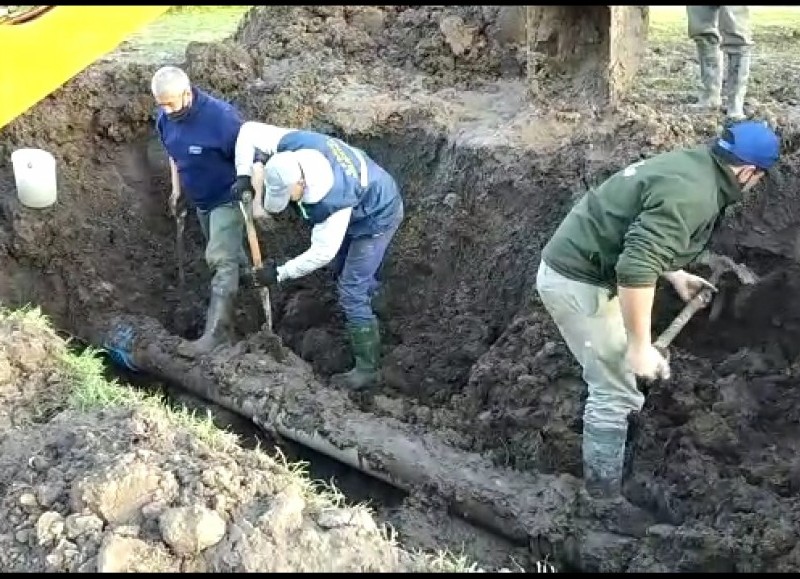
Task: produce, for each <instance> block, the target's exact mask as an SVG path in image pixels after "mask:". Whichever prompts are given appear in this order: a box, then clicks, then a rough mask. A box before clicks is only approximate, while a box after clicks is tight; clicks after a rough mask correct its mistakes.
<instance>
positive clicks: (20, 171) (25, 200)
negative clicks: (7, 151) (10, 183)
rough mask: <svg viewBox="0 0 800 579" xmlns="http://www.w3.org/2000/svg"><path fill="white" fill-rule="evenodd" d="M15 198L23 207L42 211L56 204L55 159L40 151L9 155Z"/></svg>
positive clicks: (34, 150) (15, 152)
mask: <svg viewBox="0 0 800 579" xmlns="http://www.w3.org/2000/svg"><path fill="white" fill-rule="evenodd" d="M11 164H12V165H13V167H14V180H15V181H16V182H17V197H19V201H20V203H22V204H23V205H25V207H30V208H32V209H43V208H45V207H50V206H51V205H52V204H53V203H55V202H56V196H57V195H56V159H55V157H53V155H51V154H50V153H48V152H47V151H44V150H42V149H17V150H16V151H14V152H13V153H11Z"/></svg>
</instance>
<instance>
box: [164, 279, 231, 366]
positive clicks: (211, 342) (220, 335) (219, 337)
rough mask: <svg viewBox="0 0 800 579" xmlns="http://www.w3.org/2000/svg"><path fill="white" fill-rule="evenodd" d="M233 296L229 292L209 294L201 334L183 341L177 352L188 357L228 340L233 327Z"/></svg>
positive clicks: (204, 352) (205, 351)
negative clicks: (209, 297) (204, 324)
mask: <svg viewBox="0 0 800 579" xmlns="http://www.w3.org/2000/svg"><path fill="white" fill-rule="evenodd" d="M233 298H234V296H232V295H229V294H219V293H212V294H211V300H210V301H209V303H208V313H207V314H206V327H205V331H204V332H203V335H202V336H201V337H200V338H199V339H197V340H194V341H193V342H183V343H182V344H181V345H180V346H179V347H178V354H180V355H181V356H186V357H188V358H194V357H197V356H202V355H204V354H208V353H209V352H211V351H212V350H213V349H214V348H216V347H217V346H219V345H220V344H222V343H224V342H227V341H229V340H230V336H231V329H232V328H233Z"/></svg>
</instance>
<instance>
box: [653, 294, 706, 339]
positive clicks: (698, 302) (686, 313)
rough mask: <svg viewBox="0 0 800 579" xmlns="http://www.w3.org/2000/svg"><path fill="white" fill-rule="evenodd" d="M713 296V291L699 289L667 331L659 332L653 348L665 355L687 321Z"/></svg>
mask: <svg viewBox="0 0 800 579" xmlns="http://www.w3.org/2000/svg"><path fill="white" fill-rule="evenodd" d="M713 296H714V290H712V289H711V288H709V287H704V288H703V289H701V290H700V291H699V292H697V294H696V295H695V296H694V297H693V298H692V299H691V300H689V302H688V303H687V304H686V305H685V306H683V309H682V310H681V311H680V313H679V314H678V315H677V316H675V319H674V320H672V323H670V325H669V326H667V329H666V330H664V331H663V332H661V334H660V335H659V336H658V338H657V339H656V341H655V342H653V346H654V347H655V348H656V349H657V350H658V351H659V352H661V354H662V355H665V354H666V352H667V348H668V347H669V345H670V344H671V343H672V340H674V339H675V338H676V337H677V335H678V334H679V333H680V332H681V330H682V329H683V328H684V327H685V326H686V324H688V323H689V320H691V319H692V317H694V315H695V314H696V313H697V312H699V311H700V310H701V309H703V308H704V307H705V306H706V304H708V303H710V302H711V299H712V298H713Z"/></svg>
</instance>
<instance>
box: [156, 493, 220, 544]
mask: <svg viewBox="0 0 800 579" xmlns="http://www.w3.org/2000/svg"><path fill="white" fill-rule="evenodd" d="M158 526H159V528H160V529H161V536H162V538H163V539H164V542H165V543H167V544H168V545H169V546H170V547H171V548H172V550H173V551H175V553H177V554H178V555H181V556H188V555H197V554H199V553H201V552H202V551H204V550H205V549H207V548H208V547H211V546H213V545H216V544H217V543H219V542H220V540H222V537H223V536H224V535H225V521H224V520H223V519H222V517H220V516H219V514H218V513H217V512H215V511H212V510H210V509H207V508H205V507H201V506H198V505H194V506H192V507H177V508H172V509H168V510H167V511H165V512H164V513H163V514H162V515H161V516H160V517H159V520H158Z"/></svg>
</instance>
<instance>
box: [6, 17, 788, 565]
mask: <svg viewBox="0 0 800 579" xmlns="http://www.w3.org/2000/svg"><path fill="white" fill-rule="evenodd" d="M514 10H515V9H513V8H508V9H501V8H499V7H438V8H430V7H422V8H420V7H410V8H401V7H378V8H376V7H347V8H342V7H310V8H297V7H258V8H255V9H253V10H252V11H251V12H250V13H249V15H248V16H247V17H246V18H245V20H244V21H243V23H242V25H241V26H240V29H239V30H238V31H237V33H236V35H235V37H234V38H233V39H232V40H230V41H227V42H224V43H217V44H209V45H206V44H198V43H190V45H189V46H188V48H187V53H186V62H185V63H184V65H185V67H186V69H187V71H188V72H189V74H190V76H191V77H192V79H193V80H194V81H195V82H197V83H198V84H199V85H200V86H202V87H205V88H207V89H209V90H211V91H212V92H215V93H216V94H219V95H223V96H225V97H227V98H230V99H231V100H232V101H233V102H235V103H236V104H237V105H238V106H239V107H240V108H241V110H242V111H243V113H244V114H245V116H247V117H249V118H258V119H259V120H266V121H268V122H271V123H274V124H281V125H287V126H303V127H310V128H314V129H317V130H322V131H325V132H330V133H333V134H336V135H339V136H342V137H344V138H345V139H347V140H349V141H351V142H353V143H355V144H358V145H360V146H362V147H364V148H365V149H366V150H368V151H369V152H370V154H371V155H372V156H373V157H374V158H375V159H377V160H378V161H379V162H380V163H381V164H383V165H384V166H385V167H387V168H388V169H389V170H390V171H391V172H392V173H393V174H394V175H395V176H396V177H397V179H398V181H399V183H400V184H401V186H402V190H403V194H404V197H405V200H406V208H407V211H406V214H407V218H406V221H405V223H404V225H403V227H402V228H401V230H400V231H399V233H398V235H397V237H396V242H395V245H394V246H393V248H392V250H391V254H390V258H389V260H388V263H387V265H386V268H385V272H384V279H385V287H386V298H387V303H388V307H387V309H386V312H385V314H384V315H383V316H382V318H383V333H384V337H385V345H384V355H385V384H384V385H382V386H381V388H380V390H379V392H378V393H377V394H380V396H376V397H374V398H372V397H368V398H366V399H360V400H356V401H354V402H355V403H356V404H359V405H361V407H362V409H363V410H365V411H368V412H370V413H373V414H375V415H377V416H387V417H392V418H395V419H397V420H400V421H402V422H405V423H408V424H414V425H417V426H418V427H419V428H424V429H427V430H429V431H430V432H434V433H438V434H439V435H440V436H441V437H442V438H443V439H445V440H447V441H448V442H449V443H450V444H452V445H453V446H454V447H456V448H459V449H463V450H469V451H474V452H479V453H483V454H484V455H485V456H486V457H488V458H489V459H491V460H492V461H494V462H495V464H497V465H498V466H503V467H509V468H514V469H518V470H519V471H522V472H543V473H548V474H569V475H575V476H579V475H580V444H579V443H580V432H581V418H580V417H581V406H582V403H583V398H584V396H585V392H584V387H583V385H582V383H581V381H580V378H579V371H578V367H577V366H576V364H575V363H574V361H573V360H572V359H571V357H570V356H569V353H568V352H567V350H566V348H565V346H564V344H563V343H562V342H561V340H560V339H559V338H558V334H557V332H556V330H555V328H554V326H553V325H552V323H551V322H550V320H549V318H548V317H547V316H546V315H545V314H544V312H543V309H542V307H541V305H540V303H539V302H538V299H537V297H536V295H535V291H534V286H533V282H534V277H535V271H536V268H537V266H538V259H539V251H540V249H541V247H542V246H543V244H544V243H545V241H546V240H547V238H548V236H549V235H550V233H551V232H552V231H553V229H554V228H555V227H556V225H557V224H558V221H559V219H560V218H561V216H563V215H564V213H565V212H566V211H567V210H568V208H569V207H570V205H571V203H572V202H573V200H574V199H575V198H576V196H577V195H579V194H580V193H581V192H582V191H583V190H585V188H586V187H587V186H589V185H591V184H593V183H597V182H599V181H600V180H602V179H603V178H604V177H606V176H608V175H610V174H611V173H612V172H614V171H615V170H617V169H619V168H620V167H622V166H624V165H626V164H628V163H630V162H632V161H635V160H637V159H639V158H642V157H646V156H649V155H652V154H654V153H657V152H660V151H664V150H669V149H671V148H674V147H677V146H682V145H688V144H694V143H697V142H700V141H705V140H707V139H709V138H710V137H711V136H712V135H714V134H715V133H716V132H717V131H719V129H720V128H721V121H722V119H720V118H717V117H696V116H692V115H691V114H690V113H689V111H688V107H687V106H686V105H687V104H688V103H689V102H691V101H692V98H693V97H692V96H691V94H690V93H689V92H687V91H685V90H682V89H674V88H673V89H665V88H664V86H665V85H664V82H663V80H664V78H665V77H670V76H680V75H686V76H691V75H696V74H697V65H696V60H694V56H693V51H692V47H691V46H690V45H689V44H688V43H687V44H686V46H683V45H675V44H671V45H667V46H664V45H653V46H651V47H650V50H649V51H648V56H647V59H646V61H645V63H644V65H643V70H642V72H641V73H640V75H639V76H640V79H639V82H637V83H636V84H635V86H634V90H633V91H632V93H631V94H630V95H629V97H628V98H627V99H626V101H625V102H623V103H622V104H621V105H620V106H618V107H616V108H614V109H613V110H605V111H596V110H592V111H587V110H584V109H582V108H581V106H580V103H575V102H569V101H566V100H564V101H561V100H553V101H552V102H550V103H549V106H546V107H544V106H541V105H529V104H528V103H527V101H526V98H525V94H526V87H525V84H524V81H523V79H521V78H520V75H521V74H522V71H524V50H522V49H521V45H520V42H521V33H520V30H519V28H518V25H519V22H520V20H519V18H518V15H517V16H515V12H514ZM790 38H791V37H790V36H789V37H787V36H786V35H781V34H776V35H767V34H765V35H764V36H763V41H762V44H760V45H759V48H758V50H759V51H761V52H759V54H763V55H765V57H764V58H759V59H758V60H757V62H756V64H755V65H754V68H753V77H754V79H753V84H752V86H753V90H752V91H751V97H750V98H749V101H748V105H747V110H748V111H749V112H750V113H751V114H753V115H756V116H758V117H760V118H766V119H768V120H770V121H772V122H776V123H777V124H778V127H779V130H780V132H781V134H782V137H783V141H784V161H783V163H782V164H781V167H780V169H779V171H778V172H777V175H776V178H775V179H774V180H772V181H771V182H770V183H767V184H766V186H765V187H764V188H762V190H761V191H760V192H759V195H758V196H757V197H756V198H754V199H752V200H751V201H749V202H748V203H747V204H746V206H745V207H744V208H742V209H740V210H738V211H736V212H733V213H732V214H731V215H730V216H729V217H728V218H727V219H726V221H725V223H724V225H723V227H722V229H721V231H720V232H719V235H718V236H717V238H716V240H715V242H714V246H715V249H716V250H718V251H721V252H725V253H727V254H728V255H730V256H731V257H733V258H734V259H736V260H738V261H743V262H745V263H746V264H747V265H749V266H750V267H751V268H753V269H754V270H756V271H757V272H758V273H759V274H761V275H763V276H765V277H766V280H765V282H764V283H763V284H761V285H760V286H758V288H756V289H755V290H753V291H751V292H749V293H747V294H746V295H744V297H742V298H740V299H739V301H736V299H735V298H736V292H735V290H736V287H733V288H732V290H734V291H732V292H731V293H730V296H731V297H730V298H729V299H726V303H725V307H724V313H723V315H722V316H721V317H720V318H719V319H718V320H717V321H715V322H711V321H709V320H708V318H707V314H705V315H701V316H699V317H698V319H696V320H694V321H693V322H691V324H690V325H689V326H688V327H687V329H686V331H685V332H684V334H683V335H682V336H681V337H680V338H679V339H678V340H677V342H676V344H675V348H674V351H673V360H674V363H673V374H674V377H673V379H672V380H671V381H670V382H669V383H667V384H662V385H659V386H656V387H655V388H654V390H653V391H652V393H651V395H650V396H649V397H648V400H647V403H646V405H645V408H644V409H643V411H642V413H641V414H640V415H639V416H638V417H634V418H633V422H634V424H635V428H634V429H632V433H631V445H630V451H631V452H630V461H629V470H630V476H629V481H628V485H627V486H628V489H627V492H628V495H629V496H630V497H631V498H632V500H634V502H636V503H637V504H639V505H640V506H642V507H644V508H647V509H648V510H650V512H651V513H653V514H654V516H656V517H657V519H658V520H659V521H660V522H662V523H664V524H669V525H673V527H669V530H668V531H665V530H664V529H656V530H655V531H653V532H654V533H658V532H660V533H662V534H663V533H672V535H670V536H673V537H674V541H673V542H672V543H671V544H672V545H673V548H671V549H667V550H665V551H663V552H659V551H658V549H657V548H656V547H652V548H649V547H648V548H645V546H644V543H642V544H640V545H638V546H637V547H636V548H633V547H632V546H631V545H630V544H628V543H625V548H622V547H620V544H619V543H614V541H613V540H611V539H609V540H607V541H605V542H600V547H599V552H600V553H601V554H602V555H603V556H598V557H597V558H596V559H595V560H588V561H586V560H584V561H582V562H580V563H579V564H578V566H579V567H581V568H584V569H586V570H591V569H593V568H598V566H599V565H600V563H598V561H601V560H602V567H603V568H604V569H608V570H624V569H627V570H737V571H743V570H797V569H798V567H800V558H798V557H800V551H798V550H797V549H796V548H795V542H796V537H797V534H798V532H800V528H799V527H798V523H799V522H800V520H798V518H797V516H796V515H795V514H794V513H796V511H797V507H798V506H800V503H798V494H797V493H798V486H799V485H800V478H798V476H800V475H798V473H800V470H798V469H800V464H798V463H797V461H796V458H795V456H794V454H795V453H794V452H793V450H794V441H795V439H796V434H797V428H798V427H797V416H796V414H797V412H796V411H795V410H794V408H795V406H796V400H797V395H796V389H795V384H796V382H797V379H796V378H795V373H796V372H797V371H798V370H797V368H798V366H797V356H798V354H800V351H798V349H797V346H796V344H797V343H798V339H797V337H798V334H797V332H798V320H800V312H798V311H796V309H797V308H795V307H793V306H792V302H791V298H792V296H793V295H794V291H793V289H794V288H795V286H797V285H798V284H800V276H798V273H800V269H799V268H798V266H797V261H798V260H797V257H796V256H797V251H798V250H797V247H798V239H797V234H796V233H795V227H794V224H795V223H796V221H797V219H796V217H797V214H798V212H800V202H798V201H797V196H796V194H795V187H796V185H795V184H796V183H797V177H798V175H797V173H798V171H800V169H799V168H798V167H800V163H798V143H799V142H800V139H798V128H797V111H796V109H795V103H796V102H797V101H796V100H792V99H796V98H797V95H796V94H794V92H793V89H791V87H786V86H784V85H783V84H782V83H781V81H779V80H778V78H779V76H780V75H778V76H776V75H773V74H772V72H773V71H772V70H771V69H770V68H769V62H768V61H769V58H768V55H769V54H770V51H771V50H784V49H785V48H786V43H787V42H789V39H790ZM781 66H782V67H784V68H785V69H787V70H794V69H796V68H797V67H798V63H796V62H794V61H785V60H781ZM153 70H154V66H138V65H129V66H116V67H109V66H101V67H94V68H92V69H90V70H89V71H87V72H86V73H84V74H82V75H80V76H79V77H78V78H76V79H75V80H74V81H72V82H71V83H69V84H68V85H67V86H66V87H64V88H63V89H61V90H59V91H58V92H57V93H55V94H54V95H52V96H51V97H48V98H47V99H46V100H45V101H44V102H43V103H41V104H40V105H38V106H37V107H36V108H35V109H34V110H32V111H30V112H29V113H28V114H26V115H25V116H24V117H22V118H20V119H19V120H17V121H16V122H15V123H13V124H12V125H11V126H9V127H6V128H5V129H4V130H3V134H2V139H0V148H2V149H3V150H2V155H0V159H2V161H1V162H2V164H1V165H0V173H2V174H1V175H0V189H2V195H1V196H0V199H1V200H2V208H1V211H0V223H2V229H0V247H2V250H1V251H0V267H2V271H3V272H4V275H3V276H2V280H0V298H2V299H3V300H4V301H6V302H8V303H11V304H21V303H25V302H29V301H30V302H34V303H37V304H40V305H41V306H42V308H43V309H44V310H45V311H46V312H47V313H48V314H49V315H51V316H52V317H53V319H54V321H55V322H56V323H57V324H58V325H59V326H60V327H62V328H64V329H67V330H69V331H71V332H73V333H75V334H78V335H81V334H83V335H86V334H88V333H89V328H91V325H92V320H93V319H95V318H98V317H103V316H107V315H111V314H114V313H119V312H121V313H127V314H135V315H145V316H149V317H152V318H155V319H157V320H159V321H160V322H161V323H162V324H163V325H165V326H166V327H167V328H168V329H169V330H170V331H172V332H173V333H175V334H178V335H181V336H184V337H194V336H196V335H197V333H198V332H199V331H200V328H201V327H202V320H203V315H204V308H205V299H206V295H207V290H206V288H207V282H208V279H209V276H208V273H207V271H206V269H205V265H204V264H203V262H202V247H201V236H200V233H199V229H198V227H197V224H196V223H195V222H194V221H190V223H189V226H188V228H187V233H188V236H189V239H188V247H189V251H190V255H189V258H188V259H187V264H186V265H187V268H188V280H187V287H186V288H184V289H182V290H181V289H179V288H177V286H176V275H175V273H176V268H175V262H174V254H173V247H174V226H173V224H172V223H171V221H170V220H169V219H168V217H167V216H166V212H165V198H166V194H167V190H168V185H167V172H166V168H165V161H164V158H163V155H162V154H161V153H160V150H159V146H158V143H157V142H156V141H155V140H154V136H153V129H152V120H153V113H154V109H153V103H152V101H151V99H150V96H149V94H148V92H147V91H148V86H149V76H150V74H151V73H152V71H153ZM20 145H24V146H41V147H44V148H47V149H48V150H50V151H52V152H53V153H54V154H55V155H56V156H57V158H58V160H59V170H60V172H59V179H60V189H59V195H60V202H59V204H58V206H57V207H56V208H53V209H48V210H45V211H41V212H31V211H26V210H24V209H23V208H21V207H20V206H19V204H18V202H17V201H16V198H15V196H14V188H13V179H12V177H11V169H10V163H8V162H7V159H8V153H9V152H10V151H11V150H13V148H14V147H16V146H20ZM307 239H308V238H307V232H304V231H303V229H302V227H301V226H300V225H299V224H298V223H296V222H295V221H294V220H293V219H292V218H290V217H288V216H281V217H279V218H278V219H276V220H275V222H274V223H272V224H271V225H270V226H269V227H266V228H264V229H262V247H263V250H264V253H265V254H266V255H268V256H274V257H275V258H277V259H279V260H281V259H287V258H289V257H292V256H293V255H296V254H297V252H299V251H301V250H302V249H303V248H304V247H305V246H306V244H307ZM698 271H699V272H701V273H703V270H702V269H699V270H698ZM725 283H726V284H730V285H732V286H735V285H736V284H735V282H732V281H730V280H728V281H726V282H725ZM274 294H275V295H273V304H274V305H273V307H274V316H275V324H276V327H277V329H278V332H279V334H280V335H281V337H282V338H283V340H284V342H285V343H286V344H287V345H288V346H290V347H291V348H292V349H293V350H294V351H295V352H296V353H297V354H298V355H299V356H300V357H302V358H304V359H305V360H307V361H308V362H310V363H311V364H312V366H313V368H314V370H315V371H316V372H317V374H318V375H319V376H320V377H321V379H322V380H323V381H324V379H325V377H327V376H329V375H330V374H331V373H333V372H336V371H339V370H341V369H343V368H345V367H346V365H347V363H348V352H347V348H346V344H345V342H344V336H343V333H342V325H341V319H340V315H339V313H338V311H337V310H336V307H335V301H334V294H333V290H332V286H331V283H330V279H329V277H328V275H327V274H326V272H324V271H323V272H319V273H317V274H314V275H312V276H309V277H308V278H307V279H304V280H300V281H297V282H294V283H292V284H288V285H287V286H286V287H285V288H282V289H281V291H280V292H274ZM660 298H661V299H660V302H659V307H658V314H659V325H661V326H663V325H665V324H666V323H667V322H668V320H669V317H670V315H672V314H674V313H675V312H676V310H677V308H678V307H679V304H677V302H676V300H675V298H674V296H673V295H672V294H671V293H670V292H669V291H663V292H661V293H660ZM239 302H240V303H239V306H238V331H239V332H240V334H241V335H242V336H246V335H250V334H252V333H253V332H254V331H256V329H257V328H258V324H259V321H260V320H259V319H258V315H259V314H258V306H257V303H256V302H255V300H254V299H253V297H252V296H251V295H248V294H243V295H242V296H241V299H240V300H239ZM242 372H243V373H242V375H241V380H242V382H243V383H245V382H246V381H247V380H248V379H252V375H251V374H248V372H249V371H247V370H246V368H245V369H243V370H242ZM553 533H554V534H557V531H553ZM550 538H551V539H553V537H550ZM676 545H677V547H676ZM675 549H678V550H677V551H676V550H675ZM676 553H680V556H678V555H676Z"/></svg>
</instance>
